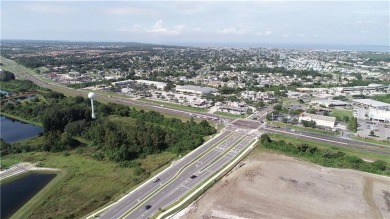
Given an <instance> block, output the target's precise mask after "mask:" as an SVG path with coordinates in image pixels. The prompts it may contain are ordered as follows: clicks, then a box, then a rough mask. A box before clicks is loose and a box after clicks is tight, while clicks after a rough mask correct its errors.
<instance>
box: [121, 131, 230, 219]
mask: <svg viewBox="0 0 390 219" xmlns="http://www.w3.org/2000/svg"><path fill="white" fill-rule="evenodd" d="M232 135H233V133H230V134H229V135H227V136H226V137H224V138H222V139H221V140H219V141H218V142H216V143H215V144H214V147H210V148H208V149H207V150H206V151H204V152H203V153H201V154H200V155H198V156H197V157H196V158H194V159H192V160H191V161H190V162H188V163H187V164H186V165H185V166H183V167H182V168H181V169H180V170H179V171H178V172H177V173H176V174H175V176H173V177H172V179H170V180H169V181H168V182H166V183H165V184H164V185H162V186H161V187H160V188H158V189H157V190H155V191H154V192H153V193H151V194H150V195H148V196H147V197H145V198H144V199H143V200H142V201H140V202H138V203H137V204H136V205H135V206H134V207H132V208H131V209H129V210H128V211H126V212H125V213H124V214H123V215H122V216H121V217H120V218H124V217H126V216H127V215H128V214H130V213H132V212H133V211H134V210H135V209H137V208H138V207H139V206H140V205H142V204H144V203H145V202H146V201H148V200H149V199H150V198H151V197H153V196H154V195H155V194H156V193H158V192H159V191H160V190H162V189H164V188H165V187H167V186H168V185H169V184H170V183H171V182H172V181H173V180H175V179H176V178H177V177H178V176H179V175H180V174H181V173H182V172H183V170H185V169H186V168H188V166H190V165H191V164H193V163H194V162H195V161H196V160H198V159H199V158H201V157H203V156H204V155H206V154H207V153H208V152H210V151H211V150H213V149H214V148H215V147H217V146H218V145H220V144H222V142H224V141H225V140H226V139H228V138H229V137H231V136H232Z"/></svg>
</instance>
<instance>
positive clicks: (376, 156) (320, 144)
mask: <svg viewBox="0 0 390 219" xmlns="http://www.w3.org/2000/svg"><path fill="white" fill-rule="evenodd" d="M268 135H269V136H270V137H271V138H272V139H273V140H284V141H286V142H291V143H293V144H303V143H307V144H309V145H312V146H317V147H318V148H324V149H330V150H334V151H341V152H344V153H346V154H349V155H355V156H357V157H360V158H362V159H367V160H373V161H375V160H383V161H387V162H390V158H389V156H386V155H380V154H374V153H369V152H366V151H361V150H357V149H352V148H345V147H340V146H338V145H335V144H330V143H323V142H318V141H312V140H307V139H302V138H296V137H291V136H287V135H280V134H274V133H270V134H268Z"/></svg>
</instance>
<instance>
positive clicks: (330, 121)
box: [298, 113, 336, 128]
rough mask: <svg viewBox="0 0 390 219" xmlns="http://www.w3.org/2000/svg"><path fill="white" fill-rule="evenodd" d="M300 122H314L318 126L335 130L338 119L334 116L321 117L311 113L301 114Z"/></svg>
mask: <svg viewBox="0 0 390 219" xmlns="http://www.w3.org/2000/svg"><path fill="white" fill-rule="evenodd" d="M298 121H299V122H301V121H314V122H316V125H317V126H324V127H329V128H334V126H335V124H336V117H332V116H321V115H316V114H310V113H301V114H300V115H299V120H298Z"/></svg>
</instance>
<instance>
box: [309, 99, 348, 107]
mask: <svg viewBox="0 0 390 219" xmlns="http://www.w3.org/2000/svg"><path fill="white" fill-rule="evenodd" d="M311 103H312V104H318V105H324V106H326V107H333V106H347V105H351V104H350V103H347V102H344V101H341V100H328V99H318V100H313V101H311Z"/></svg>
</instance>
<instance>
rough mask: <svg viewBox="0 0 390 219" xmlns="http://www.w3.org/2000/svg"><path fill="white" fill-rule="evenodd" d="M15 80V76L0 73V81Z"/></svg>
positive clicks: (3, 72)
mask: <svg viewBox="0 0 390 219" xmlns="http://www.w3.org/2000/svg"><path fill="white" fill-rule="evenodd" d="M11 80H15V75H14V74H13V73H12V72H9V71H0V81H4V82H7V81H11Z"/></svg>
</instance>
